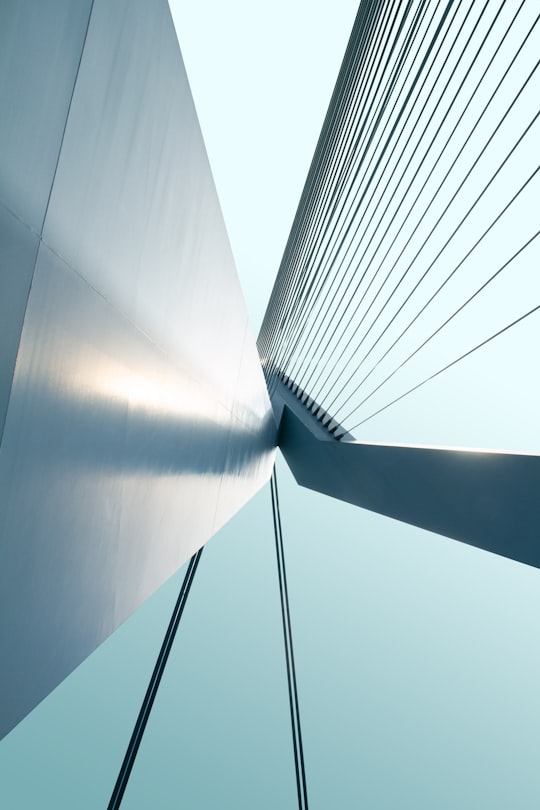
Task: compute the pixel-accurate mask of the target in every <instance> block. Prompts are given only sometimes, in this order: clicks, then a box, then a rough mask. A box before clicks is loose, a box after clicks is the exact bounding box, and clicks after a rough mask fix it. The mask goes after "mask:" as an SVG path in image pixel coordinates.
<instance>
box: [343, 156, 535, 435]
mask: <svg viewBox="0 0 540 810" xmlns="http://www.w3.org/2000/svg"><path fill="white" fill-rule="evenodd" d="M538 171H539V169H537V170H536V172H535V173H534V174H535V175H536V174H537V172H538ZM533 177H534V175H533ZM531 179H532V177H531V178H529V180H528V181H527V183H528V182H529V181H530V180H531ZM539 236H540V231H537V232H536V233H535V234H534V235H533V236H531V238H530V239H528V240H527V241H526V242H525V244H523V245H522V246H521V247H520V248H519V249H518V250H517V251H516V252H515V253H513V254H512V256H510V258H509V259H507V260H506V261H505V262H504V264H503V265H501V266H500V267H499V268H498V269H497V270H496V271H495V272H494V273H492V275H491V276H489V278H488V279H486V281H484V283H483V284H482V285H481V286H480V287H479V288H478V289H477V290H475V292H474V293H473V294H472V295H470V296H469V297H468V298H467V299H466V300H465V301H464V302H463V303H462V304H460V306H459V307H458V308H457V309H455V310H454V312H453V313H452V314H451V315H449V317H448V318H447V319H446V320H445V321H444V322H443V323H441V325H440V326H438V327H437V329H435V330H434V331H433V332H432V333H431V334H430V335H429V337H427V338H426V339H425V340H424V341H423V342H422V343H421V344H420V345H419V346H417V347H416V349H414V351H412V352H411V353H410V354H409V355H407V357H406V358H405V360H403V361H402V362H401V363H400V364H399V365H398V366H396V368H394V370H393V371H391V372H390V374H388V376H387V377H385V378H384V380H382V382H380V383H379V384H378V385H377V386H376V388H374V389H373V390H372V391H371V392H370V393H369V394H368V395H367V396H366V397H364V399H363V400H362V401H361V402H359V403H358V404H357V405H355V407H354V408H353V409H352V411H350V413H348V414H347V416H345V417H343V419H342V424H346V422H347V421H348V420H349V419H350V418H351V416H352V415H353V414H354V413H356V411H357V410H359V408H361V407H362V405H364V403H366V402H367V401H368V399H371V397H372V396H373V395H374V394H375V393H377V391H379V390H380V389H381V388H382V387H383V385H385V384H386V383H387V382H388V381H389V380H391V379H392V377H393V376H394V375H395V374H397V372H398V371H400V369H402V368H403V367H404V366H405V365H406V364H407V363H408V362H409V360H411V359H412V358H413V357H414V356H415V355H417V354H418V352H419V351H421V350H422V349H423V348H424V346H427V344H428V343H429V342H430V341H431V340H433V338H434V337H436V335H438V334H439V332H441V331H442V330H443V329H444V328H445V326H447V325H448V324H449V323H450V322H451V321H453V319H454V318H455V317H456V316H457V315H459V313H460V312H462V311H463V310H464V309H465V308H466V307H467V306H468V305H469V304H470V303H471V302H472V301H474V299H475V298H476V297H477V296H478V295H480V293H481V292H483V291H484V290H485V289H486V288H487V287H488V286H489V285H490V284H491V283H492V282H493V281H494V280H495V279H496V278H498V276H500V275H501V273H503V272H504V271H505V270H507V269H508V267H510V265H511V264H512V262H513V261H515V259H517V258H518V256H520V255H521V254H522V253H523V252H524V251H525V250H526V249H527V248H528V247H529V245H531V244H532V243H533V242H534V241H535V240H536V239H537V238H538V237H539ZM451 275H453V273H452V274H451ZM449 278H450V277H447V278H446V279H445V281H444V282H443V284H442V285H441V286H440V287H439V288H438V290H437V291H436V293H434V294H433V296H432V297H431V298H430V300H429V301H428V302H427V304H425V305H424V307H423V308H422V310H421V311H420V313H418V315H417V316H416V317H415V318H414V320H413V321H411V323H409V324H408V325H407V327H406V329H404V330H403V332H402V334H401V335H400V336H399V337H400V338H401V337H402V336H403V334H404V333H405V332H406V331H407V329H408V328H409V327H410V326H411V325H412V323H414V321H415V320H416V319H417V318H418V317H419V315H420V314H421V312H423V311H424V309H425V308H426V307H427V306H428V304H429V303H431V301H432V300H433V298H435V295H436V294H437V293H438V292H440V290H441V289H442V287H443V286H444V284H446V282H447V281H448V280H449ZM398 339H399V338H398ZM395 343H397V340H396V341H395V342H394V343H393V344H392V346H390V348H389V349H388V350H387V352H386V353H385V354H384V355H383V356H382V357H381V359H380V360H379V361H378V363H377V364H376V365H375V366H373V368H372V369H371V371H374V370H375V368H377V366H378V365H379V363H380V362H381V361H382V360H383V359H384V357H385V356H386V355H387V354H388V352H389V351H390V350H391V349H392V347H393V346H394V345H395ZM371 371H370V374H371ZM368 376H369V375H366V377H364V379H363V380H362V382H365V380H366V379H367V378H368Z"/></svg>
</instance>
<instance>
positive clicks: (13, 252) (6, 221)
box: [0, 205, 39, 445]
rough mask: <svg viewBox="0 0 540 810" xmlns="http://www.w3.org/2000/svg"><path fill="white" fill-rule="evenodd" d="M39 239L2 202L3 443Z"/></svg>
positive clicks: (0, 404) (0, 408)
mask: <svg viewBox="0 0 540 810" xmlns="http://www.w3.org/2000/svg"><path fill="white" fill-rule="evenodd" d="M38 245H39V238H38V236H37V235H36V234H34V233H32V232H31V231H30V229H29V228H27V227H26V225H23V223H22V222H21V221H20V220H18V219H17V218H16V217H14V216H13V215H12V214H11V213H10V212H9V211H8V210H7V209H6V208H4V206H3V205H0V445H1V443H2V433H3V431H4V420H5V418H6V411H7V406H8V402H9V394H10V391H11V382H12V379H13V371H14V368H15V361H16V359H17V351H18V348H19V339H20V336H21V329H22V325H23V319H24V312H25V308H26V301H27V298H28V292H29V290H30V283H31V281H32V273H33V272H34V264H35V262H36V256H37V251H38Z"/></svg>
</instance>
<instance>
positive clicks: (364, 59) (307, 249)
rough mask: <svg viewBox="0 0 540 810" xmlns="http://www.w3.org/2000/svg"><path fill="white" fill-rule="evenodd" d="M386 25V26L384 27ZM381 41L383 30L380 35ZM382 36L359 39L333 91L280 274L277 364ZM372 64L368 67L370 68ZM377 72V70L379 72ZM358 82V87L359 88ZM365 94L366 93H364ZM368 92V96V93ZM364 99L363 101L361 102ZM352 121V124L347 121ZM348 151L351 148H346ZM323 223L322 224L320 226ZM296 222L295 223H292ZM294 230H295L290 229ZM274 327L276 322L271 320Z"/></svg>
mask: <svg viewBox="0 0 540 810" xmlns="http://www.w3.org/2000/svg"><path fill="white" fill-rule="evenodd" d="M385 25H386V23H385ZM369 34H370V30H368V31H366V35H369ZM382 35H383V38H384V30H383V32H382ZM380 37H381V34H380V33H377V34H373V33H371V36H370V37H369V39H367V40H366V39H365V38H364V39H362V41H361V42H360V43H359V50H358V51H357V52H356V53H355V55H354V57H355V63H356V66H355V67H354V70H353V71H352V72H351V73H350V74H348V73H346V74H345V75H344V74H343V68H342V71H340V76H339V77H338V81H337V83H336V90H335V92H336V91H338V94H339V98H340V106H339V109H337V110H336V115H335V116H334V118H333V119H332V121H331V122H330V136H329V137H330V139H329V148H328V149H327V151H326V153H325V158H324V164H325V165H324V167H322V168H321V179H320V181H318V183H317V185H316V186H315V188H314V190H313V192H312V193H311V199H310V203H309V209H308V210H307V211H304V212H303V214H302V219H303V221H302V226H301V233H302V236H301V239H299V240H297V244H296V247H295V250H294V251H293V255H292V258H287V259H286V258H285V256H284V259H283V260H282V263H281V267H280V272H279V274H278V278H279V276H281V274H282V272H283V269H284V268H285V267H286V273H287V275H289V276H290V277H291V284H290V285H289V289H290V291H291V293H292V295H291V296H290V298H289V303H288V305H287V307H286V308H285V309H284V311H283V312H282V314H283V317H282V318H281V320H282V325H284V326H285V331H283V329H282V328H281V327H280V328H279V329H278V330H274V335H273V339H272V349H271V352H270V353H271V356H272V358H273V359H274V361H277V362H279V360H278V359H277V354H278V351H279V348H280V346H281V345H282V344H284V343H285V344H286V342H287V334H288V331H289V329H290V327H291V316H292V318H294V319H295V318H296V317H297V316H298V310H299V307H301V304H300V301H301V298H302V296H303V295H304V290H305V288H306V285H308V284H310V276H311V274H312V273H311V271H307V272H306V269H307V268H308V267H311V266H312V264H313V262H312V261H311V259H310V258H309V256H310V255H311V251H312V250H313V246H314V245H315V244H316V243H317V241H319V240H320V238H322V237H321V232H322V231H323V225H324V218H325V217H326V214H325V212H324V208H325V200H326V199H327V197H328V193H329V192H330V191H331V192H332V193H335V187H336V183H335V182H334V180H333V176H334V175H335V173H336V171H337V170H338V169H339V165H340V161H341V155H342V151H343V149H344V148H345V146H344V145H346V144H347V142H348V140H349V138H350V130H351V126H352V125H353V124H354V116H353V109H354V107H355V106H356V105H357V104H360V105H361V106H365V104H366V103H367V99H368V98H369V93H370V92H371V91H369V86H370V85H369V82H368V78H369V75H366V71H367V74H369V73H370V72H371V70H372V69H373V66H374V65H376V64H377V59H376V58H375V57H376V53H372V51H373V49H374V48H375V51H376V50H377V49H378V48H379V43H380ZM370 64H371V67H369V65H370ZM378 69H379V68H377V70H378ZM359 81H360V84H359ZM364 91H365V92H364ZM368 91H369V92H368ZM364 97H365V100H363V99H364ZM349 118H351V121H348V119H349ZM347 148H350V146H349V147H347ZM321 219H322V222H321ZM295 221H296V220H295ZM293 227H294V226H293ZM274 323H275V320H274ZM275 365H276V362H273V364H272V367H275Z"/></svg>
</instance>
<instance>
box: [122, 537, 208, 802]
mask: <svg viewBox="0 0 540 810" xmlns="http://www.w3.org/2000/svg"><path fill="white" fill-rule="evenodd" d="M203 548H204V546H203ZM202 552H203V549H202V548H200V549H199V551H197V552H196V553H195V554H194V555H193V557H192V558H191V559H190V561H189V565H188V567H187V571H186V574H185V576H184V580H183V582H182V586H181V588H180V593H179V594H178V599H177V600H176V604H175V606H174V610H173V612H172V616H171V618H170V621H169V626H168V627H167V631H166V633H165V637H164V639H163V643H162V645H161V649H160V651H159V654H158V657H157V659H156V663H155V666H154V671H153V672H152V675H151V677H150V681H149V683H148V688H147V690H146V694H145V696H144V699H143V702H142V705H141V708H140V711H139V714H138V717H137V720H136V722H135V726H134V728H133V733H132V735H131V738H130V741H129V743H128V747H127V750H126V754H125V756H124V760H123V762H122V765H121V767H120V771H119V773H118V778H117V780H116V784H115V786H114V788H113V792H112V794H111V798H110V801H109V804H108V805H107V810H117V808H118V807H120V804H121V802H122V798H123V796H124V792H125V790H126V787H127V783H128V780H129V777H130V774H131V771H132V768H133V765H134V762H135V757H136V756H137V752H138V750H139V746H140V744H141V740H142V737H143V734H144V730H145V728H146V724H147V723H148V718H149V717H150V712H151V711H152V706H153V705H154V700H155V698H156V695H157V691H158V689H159V685H160V683H161V678H162V676H163V672H164V670H165V666H166V664H167V659H168V658H169V653H170V651H171V648H172V645H173V642H174V637H175V635H176V631H177V630H178V625H179V624H180V619H181V618H182V613H183V612H184V608H185V606H186V601H187V598H188V595H189V591H190V588H191V585H192V583H193V578H194V576H195V571H196V570H197V566H198V565H199V560H200V559H201V554H202Z"/></svg>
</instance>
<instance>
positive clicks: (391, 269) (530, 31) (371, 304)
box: [317, 18, 538, 386]
mask: <svg viewBox="0 0 540 810" xmlns="http://www.w3.org/2000/svg"><path fill="white" fill-rule="evenodd" d="M537 22H538V18H537V19H536V20H535V23H534V25H533V27H532V28H531V29H530V30H529V32H528V34H527V36H526V38H525V40H524V41H523V42H522V43H521V45H520V48H519V49H518V51H517V53H516V54H515V55H514V57H513V59H512V61H511V63H510V65H509V66H508V67H507V69H506V70H505V72H504V74H503V76H502V77H501V79H500V81H499V82H498V84H497V87H496V88H495V90H494V91H493V93H492V94H491V96H490V98H489V100H488V102H487V103H486V104H485V105H484V108H483V110H482V111H481V113H480V115H479V116H478V117H477V119H476V122H475V124H474V126H473V127H472V129H471V130H470V132H469V134H468V136H467V138H466V139H465V141H464V142H463V143H462V145H461V147H460V149H459V151H458V153H457V154H456V155H455V157H454V159H453V161H452V164H451V166H450V168H449V169H448V170H447V171H446V173H445V175H444V177H443V178H442V180H441V181H440V182H439V184H438V187H437V189H436V191H435V193H434V194H433V195H432V197H431V200H430V202H429V203H428V205H427V206H426V208H425V209H424V213H423V214H422V216H421V217H420V219H419V220H418V222H417V223H416V225H415V226H414V228H412V229H411V230H410V232H409V235H408V238H407V241H406V242H405V244H404V245H403V247H402V249H401V252H400V254H399V256H398V257H397V259H396V260H395V261H394V263H393V265H392V267H391V268H390V270H389V271H388V272H387V274H386V276H385V279H384V281H383V283H382V284H381V285H380V286H379V289H378V290H377V292H376V294H375V297H374V298H373V299H372V301H371V303H370V304H369V306H368V308H367V310H366V311H365V312H364V315H363V316H362V320H361V322H360V323H359V324H358V327H359V326H360V325H361V323H362V322H363V320H364V319H365V317H366V316H367V314H368V312H369V310H370V309H371V307H372V306H373V304H374V302H375V299H376V298H377V297H378V295H379V293H380V292H381V291H382V289H383V287H384V286H385V284H386V283H387V281H388V280H389V278H390V275H391V274H392V272H393V270H394V268H395V266H396V265H397V263H398V261H399V259H400V258H401V256H402V254H403V252H404V251H405V249H406V248H407V246H408V245H409V243H410V242H411V240H412V238H413V236H414V235H415V234H416V232H417V230H418V228H419V226H420V224H421V223H422V221H423V220H424V217H425V216H426V214H427V212H428V211H429V210H430V207H431V205H432V203H433V201H434V199H435V198H436V197H437V195H438V194H439V192H440V190H441V189H442V188H443V186H444V184H445V182H446V179H447V178H448V176H449V174H450V172H451V171H452V169H453V167H454V166H455V164H456V162H457V160H458V159H459V157H460V155H461V154H462V152H463V150H464V149H465V147H466V145H467V144H468V143H469V141H470V139H471V137H472V135H473V133H474V131H475V130H476V128H477V126H478V125H479V123H480V121H481V120H482V118H483V115H484V113H485V111H486V109H487V108H488V107H489V105H490V104H491V102H492V100H493V99H494V98H495V96H496V94H497V92H498V90H499V88H500V86H501V84H502V82H503V81H504V79H505V78H506V76H507V75H508V72H509V70H510V68H511V66H512V65H513V64H514V62H515V60H516V58H517V56H518V54H519V52H520V51H521V49H522V47H523V46H524V44H525V42H526V40H527V39H528V37H529V35H530V34H531V33H532V30H533V28H534V27H535V25H536V24H537ZM537 68H538V63H537V64H536V66H535V67H534V69H533V71H532V72H531V73H530V74H529V76H528V77H527V79H526V80H525V82H524V83H523V85H522V86H521V88H520V90H519V91H518V93H517V95H516V96H515V98H514V99H513V100H512V102H511V104H510V106H509V107H508V109H507V110H506V112H505V114H504V115H503V116H502V118H501V119H500V120H499V123H498V125H497V127H496V129H495V130H494V131H493V133H492V135H491V137H490V139H489V140H488V141H487V143H486V144H485V145H484V148H483V150H482V151H481V152H480V154H479V155H478V157H477V159H476V161H475V163H474V164H473V165H472V166H471V168H470V170H469V172H468V173H467V175H466V176H465V179H464V180H463V181H462V183H461V184H460V186H459V187H458V189H457V190H456V192H455V194H454V196H453V197H452V199H451V200H450V202H449V203H448V204H447V206H446V208H445V209H444V211H443V213H442V215H441V216H440V217H439V219H438V220H437V222H436V223H435V226H434V227H433V228H432V229H431V231H430V233H429V234H428V236H427V238H426V239H425V240H424V242H423V243H422V246H421V248H420V250H419V251H418V252H417V254H416V255H415V259H416V258H417V256H418V255H419V253H420V252H421V250H422V249H423V248H424V247H425V245H426V244H427V242H428V241H429V238H430V237H431V235H432V234H433V232H434V230H435V229H436V227H437V226H438V224H439V222H440V221H441V220H442V218H443V216H444V215H445V213H446V211H447V210H448V208H449V207H450V205H451V204H452V202H453V201H454V199H455V196H456V195H457V193H458V192H459V191H460V189H461V188H462V186H463V185H464V183H465V181H466V180H467V178H468V176H469V174H470V173H471V172H472V170H473V169H474V168H475V166H476V163H477V162H478V161H479V160H480V158H481V157H482V155H483V153H484V152H485V150H486V149H487V147H488V146H489V144H490V143H491V141H492V140H493V138H494V137H495V135H496V134H497V132H498V131H499V129H500V127H501V126H502V124H503V122H504V121H505V119H506V117H507V116H508V114H509V113H510V111H511V110H512V108H513V107H514V105H515V104H516V102H517V100H518V98H519V96H520V95H521V93H522V92H523V91H524V89H525V87H526V86H527V84H528V82H529V81H530V79H531V78H532V75H533V74H534V72H535V71H536V69H537ZM483 75H485V71H484V74H483ZM482 78H483V77H482ZM477 88H478V85H477V87H476V88H475V91H474V92H473V95H474V93H475V92H476V89H477ZM471 98H472V97H471ZM461 117H462V116H460V120H461ZM455 129H456V127H454V129H453V131H452V133H451V135H450V137H451V136H452V135H453V133H454V132H455ZM448 141H449V139H447V141H446V143H445V146H444V147H443V149H445V148H446V146H447V145H448ZM436 163H438V160H437V161H436ZM436 163H435V165H436ZM434 168H435V166H433V167H432V169H431V171H430V173H429V175H428V177H427V178H426V179H425V181H424V183H423V185H422V188H421V189H420V191H419V192H418V194H417V196H416V198H415V200H414V201H413V203H412V205H411V206H410V207H409V209H408V212H407V214H406V215H405V217H404V218H403V223H402V225H401V227H400V229H399V231H398V233H397V234H396V237H395V238H394V241H395V239H396V238H397V235H399V233H400V232H401V230H402V229H403V227H404V225H405V224H407V222H408V217H409V215H410V213H411V211H412V210H413V208H414V206H415V204H416V202H417V200H418V198H419V196H420V195H421V193H422V191H423V189H424V188H425V186H426V183H427V182H428V180H429V178H430V177H431V175H432V174H433V169H434ZM402 201H403V200H402ZM385 233H386V232H385ZM383 237H384V235H383ZM394 241H393V242H392V244H391V245H390V248H388V250H387V251H386V253H385V255H384V257H383V259H382V260H381V262H380V264H379V267H378V268H377V271H376V272H375V274H374V275H373V277H372V279H371V281H370V283H369V285H368V287H367V289H366V290H365V291H364V294H363V296H362V298H361V300H360V302H359V303H358V304H357V307H356V310H355V312H356V311H357V310H358V307H359V306H360V305H361V303H362V301H363V300H364V298H365V296H366V294H367V292H368V290H369V289H370V287H371V284H372V283H373V281H374V280H375V278H376V277H377V274H378V271H379V270H380V269H381V267H382V265H383V263H384V262H385V260H386V258H387V256H388V253H389V251H390V250H391V248H392V246H393V244H394ZM380 244H381V243H379V245H378V247H377V250H378V248H379V247H380ZM374 256H375V254H374ZM373 258H374V257H373ZM373 258H372V260H371V261H373ZM371 261H370V263H371ZM413 261H414V260H413ZM411 266H412V263H411V264H409V266H408V269H409V268H410V267H411ZM406 272H407V271H406ZM398 286H399V285H398ZM395 290H396V288H394V290H393V292H392V293H391V295H390V296H389V298H388V299H387V301H386V302H385V304H384V306H383V309H384V307H385V306H386V304H387V303H388V301H389V300H390V298H391V297H392V296H393V293H394V292H395ZM381 311H382V310H381ZM353 314H354V313H353ZM342 317H343V316H342ZM375 320H376V321H377V320H378V317H377V318H376V319H375ZM373 325H374V323H372V325H371V327H370V328H369V330H368V332H369V331H370V330H371V328H372V327H373ZM358 327H357V329H358ZM368 332H366V333H365V334H364V336H363V338H362V341H361V342H363V340H364V339H365V337H366V336H367V334H368ZM325 365H328V360H327V362H326V364H325ZM323 371H324V367H323V369H321V371H320V372H319V376H318V378H317V379H320V376H321V374H322V372H323ZM327 382H328V377H327V378H326V380H325V381H324V382H323V383H322V385H323V386H324V385H326V383H327Z"/></svg>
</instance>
